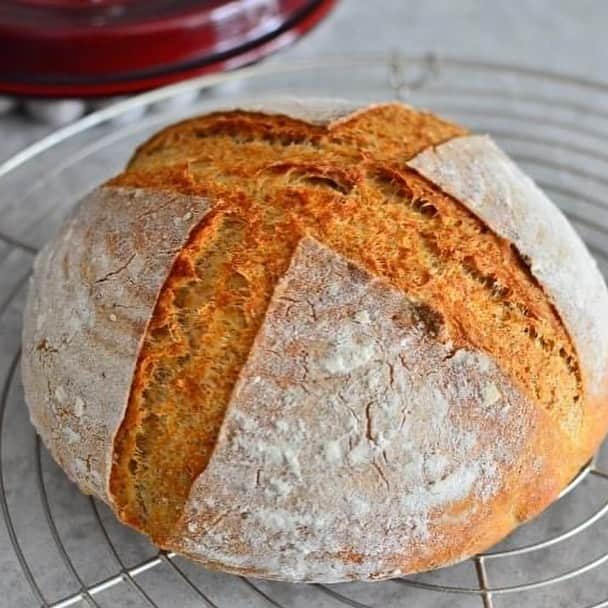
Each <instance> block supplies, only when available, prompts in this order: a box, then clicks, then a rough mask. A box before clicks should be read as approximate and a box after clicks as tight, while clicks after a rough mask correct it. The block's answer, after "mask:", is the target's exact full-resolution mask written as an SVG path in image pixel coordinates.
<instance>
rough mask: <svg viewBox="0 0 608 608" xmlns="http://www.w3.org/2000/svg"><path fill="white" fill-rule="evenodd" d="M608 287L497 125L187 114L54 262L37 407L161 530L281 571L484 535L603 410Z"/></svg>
mask: <svg viewBox="0 0 608 608" xmlns="http://www.w3.org/2000/svg"><path fill="white" fill-rule="evenodd" d="M607 310H608V293H607V291H606V287H605V284H604V281H603V279H602V277H601V275H600V273H599V271H598V269H597V267H596V265H595V262H594V261H593V259H592V258H591V256H590V255H589V253H588V252H587V250H586V248H585V247H584V245H583V244H582V242H581V241H580V239H579V238H578V236H577V235H576V233H575V232H574V230H573V229H572V227H571V226H570V225H569V224H568V222H567V221H566V219H565V218H564V217H563V215H562V214H561V213H560V212H559V211H558V210H557V208H556V207H555V206H554V205H553V204H552V203H551V202H550V201H549V200H548V199H547V198H546V197H545V196H544V194H543V193H542V192H541V191H540V190H538V188H537V187H536V186H535V185H534V183H533V182H532V181H531V180H530V179H529V178H527V177H526V176H525V175H523V174H522V173H521V171H520V170H519V169H518V168H517V167H516V166H515V165H514V164H513V163H512V162H511V161H510V160H509V159H508V158H507V157H506V156H505V155H504V154H503V153H502V152H501V151H500V150H499V149H498V148H497V147H496V146H495V145H494V144H493V143H492V141H491V140H490V139H489V138H487V137H485V136H477V135H469V134H468V133H467V131H466V130H465V129H463V128H461V127H460V126H458V125H454V124H450V123H449V122H446V121H444V120H441V119H440V118H437V117H435V116H433V115H432V114H429V113H424V112H419V111H416V110H414V109H412V108H410V107H407V106H404V105H401V104H395V103H389V104H381V105H375V106H370V107H367V108H361V109H357V108H355V107H353V106H352V105H350V104H346V103H343V102H327V101H318V100H311V101H308V102H304V103H302V102H300V103H285V102H275V103H270V104H265V105H261V106H259V107H248V108H233V109H228V110H221V111H217V112H214V113H211V114H208V115H205V116H201V117H198V118H194V119H192V120H187V121H185V122H182V123H180V124H177V125H174V126H171V127H169V128H167V129H165V130H164V131H162V132H160V133H159V134H157V135H156V136H154V137H153V138H152V139H150V140H149V141H148V142H146V143H145V144H144V145H142V146H141V147H140V148H139V149H138V150H137V152H136V153H135V155H134V156H133V158H132V159H131V161H130V163H129V165H128V167H127V169H126V170H125V171H124V172H123V173H122V174H120V175H119V176H117V177H116V178H114V179H113V180H111V181H110V182H109V183H107V184H105V185H103V186H101V187H100V188H98V189H97V190H95V191H94V192H92V193H91V194H90V195H89V196H87V197H86V198H85V199H84V201H82V203H81V204H80V205H79V206H78V207H77V208H76V209H75V211H74V213H73V214H72V215H71V217H70V218H68V220H67V221H66V222H65V224H64V226H63V228H62V229H61V231H60V233H59V234H58V235H57V237H56V238H55V239H54V240H53V241H51V242H50V243H49V244H48V245H47V246H46V247H45V248H44V250H43V251H42V252H41V253H40V255H39V256H38V258H37V260H36V263H35V270H34V276H33V280H32V283H31V288H30V293H29V298H28V303H27V307H26V311H25V325H24V333H23V345H24V349H23V365H22V367H23V380H24V387H25V395H26V400H27V403H28V406H29V408H30V412H31V418H32V421H33V423H34V425H35V426H36V428H37V430H38V432H39V433H40V435H41V437H42V439H43V440H44V443H45V444H46V446H47V447H48V448H49V450H50V452H51V453H52V455H53V456H54V458H55V459H56V460H57V462H58V463H59V464H60V465H61V466H62V467H63V468H64V469H65V471H66V472H67V474H68V475H69V476H70V478H71V479H72V480H74V481H75V482H76V483H77V484H78V486H79V487H80V488H81V489H82V490H83V491H84V492H87V493H91V494H94V495H95V496H97V497H98V498H100V499H102V500H104V501H105V502H106V503H107V504H108V505H109V506H110V507H111V508H112V509H113V510H114V511H115V513H116V514H117V516H118V517H119V518H120V519H121V520H122V521H123V522H125V523H127V524H129V525H131V526H133V527H135V528H136V529H138V530H140V531H141V532H144V533H145V534H147V535H148V536H149V537H150V538H151V539H152V541H153V542H154V543H156V544H157V545H158V546H160V547H164V548H166V549H171V550H174V551H177V552H179V553H182V554H184V555H187V556H190V557H191V558H193V559H195V560H198V561H200V562H202V563H203V564H205V565H207V566H208V567H212V568H218V569H222V570H225V571H229V572H235V573H243V574H247V575H253V576H260V577H267V578H274V579H280V580H285V581H309V582H311V581H325V582H337V581H346V580H353V579H356V580H375V579H382V578H390V577H395V576H400V575H403V574H408V573H413V572H419V571H423V570H428V569H431V568H436V567H439V566H444V565H447V564H450V563H453V562H456V561H458V560H461V559H464V558H466V557H468V556H470V555H473V554H475V553H476V552H479V551H482V550H485V549H487V548H488V547H489V546H491V545H492V544H494V543H496V542H497V541H499V540H500V539H502V538H503V537H504V536H505V535H507V534H508V533H509V532H510V531H511V530H513V528H514V527H516V526H517V525H518V524H520V523H521V522H524V521H526V520H528V519H530V518H531V517H534V516H535V515H537V514H538V513H539V512H541V511H542V510H543V509H544V508H545V507H547V505H549V504H550V503H551V501H553V500H554V499H555V498H556V497H557V495H558V494H559V492H560V490H561V489H562V488H563V487H564V486H565V485H566V484H567V483H568V482H569V481H570V480H571V479H572V477H573V476H574V475H575V474H576V472H577V471H578V469H579V468H580V467H581V466H583V465H584V464H585V462H586V461H587V460H588V459H589V458H590V457H591V455H592V454H593V453H594V451H595V450H596V449H597V447H598V445H599V443H600V441H601V440H602V438H603V437H604V434H605V432H606V429H607V427H608V403H607V395H608V315H606V311H607Z"/></svg>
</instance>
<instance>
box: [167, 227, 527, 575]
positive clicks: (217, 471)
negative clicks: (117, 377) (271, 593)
mask: <svg viewBox="0 0 608 608" xmlns="http://www.w3.org/2000/svg"><path fill="white" fill-rule="evenodd" d="M240 377H241V380H240V381H239V382H238V384H237V386H236V388H235V391H234V394H233V397H232V400H231V403H230V405H229V408H228V411H227V414H226V418H225V420H224V425H223V427H222V431H221V434H220V437H219V440H218V444H217V447H216V451H215V453H214V455H213V457H212V459H211V461H210V463H209V465H208V467H207V469H206V470H205V471H204V472H203V473H202V474H201V475H200V476H199V478H198V479H197V481H196V482H195V484H194V486H193V488H192V490H191V494H190V498H189V501H188V504H187V507H186V510H185V513H184V515H183V518H182V522H181V524H180V529H179V530H178V531H177V533H176V537H175V539H174V540H173V541H172V542H173V543H174V544H175V545H177V546H178V547H181V550H183V551H184V552H185V553H186V554H188V555H190V556H192V557H194V558H196V559H199V560H202V561H203V562H206V563H208V564H214V563H215V564H221V567H222V568H225V569H229V570H233V571H235V572H239V571H247V572H249V573H252V574H257V575H259V576H276V573H281V577H282V578H284V579H285V580H294V581H295V580H300V581H306V580H317V581H329V582H331V581H342V580H348V579H355V578H357V579H377V578H383V577H393V576H397V575H399V574H400V573H402V572H406V571H407V569H408V563H407V556H408V555H409V554H412V555H413V554H414V553H415V554H416V555H418V556H421V555H425V554H427V553H429V552H432V551H433V549H434V548H435V547H436V546H437V544H443V545H444V546H448V547H449V546H450V543H452V542H454V541H453V539H451V538H450V530H451V528H450V525H451V521H452V520H453V521H454V522H457V525H458V526H460V528H462V525H463V523H462V522H463V520H464V521H465V522H466V521H467V520H468V521H469V522H470V524H471V525H472V526H474V525H475V521H476V515H478V514H479V511H482V510H483V509H484V507H486V506H487V504H488V501H491V499H492V498H493V497H494V496H495V495H496V494H497V493H498V492H499V491H500V490H501V487H502V482H503V479H504V477H505V476H507V475H508V474H509V472H510V471H511V470H512V467H513V466H514V465H515V464H516V463H517V462H518V459H519V456H520V453H521V451H522V450H523V447H524V445H525V444H526V442H527V441H528V440H529V437H530V435H531V433H533V431H534V426H535V424H536V423H535V420H536V417H535V410H534V407H533V406H532V405H530V404H529V403H527V402H526V400H525V398H524V397H523V396H522V395H521V394H520V393H519V392H518V391H517V389H515V388H514V386H513V385H512V384H511V383H510V382H509V380H508V379H507V378H506V377H505V376H504V374H502V372H501V371H500V370H499V369H498V367H497V366H496V365H495V364H494V363H493V362H492V361H491V360H490V359H489V358H488V357H487V356H486V355H485V354H482V353H480V352H474V351H471V350H458V351H456V352H454V351H453V350H452V349H451V348H450V345H449V344H441V343H440V342H438V340H437V338H436V337H433V336H432V335H430V333H429V331H428V327H426V326H425V320H424V311H423V309H422V307H420V306H418V305H417V304H416V303H415V302H413V301H411V300H410V299H408V298H406V297H405V296H404V295H403V294H401V293H398V292H396V291H394V290H392V289H390V288H389V287H388V286H387V285H386V284H384V283H382V282H381V281H379V280H377V279H374V278H372V277H370V276H369V275H368V274H367V273H365V272H363V271H362V270H361V269H359V268H357V267H355V266H353V265H352V264H350V263H349V262H348V261H347V260H345V259H344V258H342V257H340V256H339V255H338V254H336V253H334V252H332V251H331V250H328V249H326V248H324V247H323V246H321V245H320V244H318V243H317V242H315V241H313V240H312V239H305V240H303V241H302V242H301V243H300V245H299V247H298V250H297V252H296V253H295V255H294V258H293V260H292V263H291V266H290V268H289V270H288V272H287V274H286V276H285V277H284V278H283V279H282V280H281V281H280V282H279V284H278V285H277V288H276V290H275V293H274V296H273V299H272V302H271V305H270V307H269V309H268V312H267V315H266V319H265V322H264V324H263V326H262V328H261V330H260V333H259V335H258V337H257V339H256V343H255V345H254V348H253V350H252V353H251V355H250V358H249V361H248V363H247V364H246V365H245V367H244V369H243V370H242V372H241V376H240ZM465 525H467V524H466V523H465ZM471 533H473V532H472V530H471ZM459 534H460V535H462V534H463V533H462V531H461V532H460V533H459ZM461 540H462V539H461ZM458 542H460V541H458ZM460 549H461V550H462V547H460Z"/></svg>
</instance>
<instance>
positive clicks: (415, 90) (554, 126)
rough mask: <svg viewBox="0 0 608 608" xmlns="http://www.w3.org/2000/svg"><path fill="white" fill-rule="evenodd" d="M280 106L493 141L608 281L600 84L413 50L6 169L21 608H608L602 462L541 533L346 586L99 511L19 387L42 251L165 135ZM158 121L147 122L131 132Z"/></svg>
mask: <svg viewBox="0 0 608 608" xmlns="http://www.w3.org/2000/svg"><path fill="white" fill-rule="evenodd" d="M193 92H197V93H198V94H199V99H198V100H197V101H196V102H195V103H194V104H193V105H190V106H186V107H179V106H178V105H177V104H174V103H171V102H173V101H174V100H176V99H179V97H180V96H181V95H182V94H188V95H189V97H190V98H191V97H192V93H193ZM273 92H276V93H277V94H285V93H286V92H287V93H289V94H291V95H298V96H301V95H305V94H309V95H316V96H318V95H319V93H320V92H321V93H322V94H323V95H324V96H341V97H351V98H359V99H362V100H365V99H383V98H384V99H388V98H399V99H404V100H408V101H410V100H411V101H412V103H415V104H416V105H422V106H426V107H430V108H431V109H433V110H435V111H438V112H440V113H442V114H444V115H447V116H449V117H453V118H454V119H456V120H459V121H461V122H463V123H465V124H468V125H470V126H471V127H472V128H473V129H475V130H478V131H487V132H489V133H491V134H492V135H493V136H494V137H495V138H496V139H497V140H498V141H499V142H500V143H501V145H503V147H505V148H506V149H507V150H508V151H509V152H510V153H511V154H512V155H513V156H514V157H515V159H516V160H517V161H518V162H519V163H520V164H522V165H523V166H524V168H525V169H526V170H527V171H528V172H529V173H531V174H532V175H533V177H535V179H536V180H537V182H538V183H539V184H540V185H541V187H543V188H544V189H545V190H546V191H547V192H548V193H549V195H550V196H552V197H553V199H554V200H555V201H556V203H557V204H558V205H559V206H561V207H562V208H563V209H564V211H565V212H566V214H567V215H568V216H569V217H570V219H571V221H572V222H573V224H574V225H575V227H576V228H577V229H578V230H579V232H580V233H581V235H582V236H583V238H584V239H585V240H586V242H587V244H588V246H589V248H590V250H591V251H592V252H593V253H594V255H595V256H596V259H597V260H598V263H599V265H600V268H601V269H602V271H603V272H604V274H605V275H608V178H607V177H605V175H606V174H607V171H606V169H608V151H605V149H604V142H605V141H606V138H607V137H608V85H605V84H602V83H596V82H593V81H590V80H587V79H585V78H580V77H574V76H565V75H560V74H555V73H548V72H544V71H540V70H533V69H527V68H521V67H516V66H507V65H493V64H489V63H483V62H479V61H466V60H460V59H454V58H443V57H441V58H439V57H436V56H433V55H429V56H425V57H406V56H404V55H401V54H399V53H392V54H390V55H388V56H361V57H354V58H349V59H343V58H335V59H332V58H330V59H326V60H324V61H323V62H322V63H318V62H307V63H299V64H294V65H289V66H283V65H280V64H273V63H267V64H264V65H262V66H258V67H253V68H246V69H244V70H240V71H238V72H232V73H228V74H218V75H212V76H207V77H201V78H198V79H195V80H192V81H187V82H184V83H180V84H178V85H174V86H171V87H167V88H165V89H159V90H156V91H153V92H150V93H147V94H144V95H141V96H139V97H136V98H132V99H129V100H126V101H124V102H121V103H119V104H116V105H114V106H110V107H107V108H105V109H104V110H101V111H99V112H96V113H94V114H91V115H89V116H87V117H85V118H84V119H82V120H80V121H78V122H76V123H74V124H72V125H70V126H68V127H66V128H64V129H62V130H60V131H57V132H55V133H53V134H52V135H50V136H48V137H47V138H45V139H43V140H41V141H39V142H37V143H36V144H34V145H32V146H30V147H29V148H27V149H25V150H24V151H22V152H20V153H19V154H17V155H15V156H14V157H12V158H11V159H9V160H8V161H6V162H4V163H3V164H0V187H2V191H3V193H4V196H3V197H2V200H1V201H0V383H1V384H0V386H1V389H0V510H1V512H2V516H3V521H4V526H5V528H6V535H7V537H8V540H9V541H10V546H2V545H0V568H4V569H2V570H0V571H2V572H4V571H5V570H6V571H9V570H10V569H8V566H6V565H4V566H3V564H9V563H11V564H12V566H13V567H12V570H10V572H12V573H13V575H14V574H15V570H16V569H15V563H17V564H18V565H19V567H20V570H21V572H22V575H23V577H24V578H25V581H26V582H27V587H26V586H25V585H22V584H21V579H19V580H16V578H15V584H14V585H13V587H14V588H15V589H16V591H15V597H14V598H8V599H9V602H10V605H11V606H14V605H25V604H24V602H29V604H28V605H36V606H42V607H44V608H67V607H68V606H77V605H89V606H106V605H112V606H116V605H124V606H140V605H141V606H163V605H176V606H182V605H183V606H205V607H210V608H225V607H226V606H230V607H232V606H275V607H277V608H283V607H287V606H290V607H293V608H299V607H301V606H319V607H324V606H327V607H328V608H329V607H331V606H337V605H346V606H351V607H357V608H369V607H371V606H375V607H378V608H379V607H380V606H387V607H392V606H395V607H397V606H400V607H405V606H408V607H409V606H463V607H469V606H480V605H483V606H484V607H485V608H500V606H506V605H512V604H510V603H509V604H507V603H505V601H507V600H509V601H511V602H512V601H514V600H515V598H516V599H517V601H518V602H519V603H520V604H522V605H523V606H545V605H552V606H560V605H561V606H568V607H569V608H572V607H575V606H576V608H607V607H608V589H607V588H606V585H605V583H603V582H602V581H603V579H604V578H608V577H606V572H605V571H603V570H602V568H601V567H602V566H603V565H607V564H608V549H606V547H608V544H606V543H607V542H608V520H607V519H606V517H605V516H606V514H608V454H603V453H602V452H600V454H599V455H598V456H597V457H596V458H595V459H593V460H592V461H591V462H590V463H588V465H587V466H585V467H584V468H583V469H582V470H581V472H580V473H579V475H578V476H577V477H576V478H575V479H574V480H573V481H572V482H571V483H570V485H569V486H568V487H567V488H566V489H565V490H564V491H563V492H562V496H561V498H560V500H559V501H558V502H557V503H556V504H555V505H554V506H553V507H551V508H550V509H549V510H548V511H547V512H546V513H545V514H544V515H543V516H542V517H541V518H539V520H537V521H535V522H533V523H531V524H528V525H527V526H524V527H523V528H522V529H520V530H518V531H517V532H516V533H514V534H513V535H512V536H511V537H510V538H509V539H507V541H505V542H504V543H502V544H501V545H500V546H499V547H498V548H495V549H493V550H491V551H489V552H487V553H484V554H481V555H478V556H476V557H474V558H473V559H472V560H469V562H465V563H464V564H462V565H459V566H456V567H454V568H448V569H444V570H441V571H438V572H436V573H431V574H427V575H420V576H416V577H405V578H401V579H396V580H394V581H388V582H384V583H375V584H368V585H363V584H358V583H352V584H342V585H331V586H330V585H286V584H281V583H269V582H265V581H256V580H250V579H248V578H245V577H234V576H229V575H223V574H218V573H210V572H207V571H205V570H204V569H202V568H200V567H197V566H195V565H193V564H191V563H189V562H187V561H185V560H182V559H181V558H180V557H178V556H176V555H175V554H173V553H167V552H164V551H157V550H156V549H154V548H152V547H151V546H149V545H148V544H147V543H146V542H145V541H144V540H143V539H142V538H141V537H139V536H138V535H135V534H134V533H133V532H132V531H130V530H127V529H126V528H123V527H122V526H120V525H119V524H117V523H116V521H115V520H114V519H113V518H112V517H111V515H110V514H109V512H108V511H107V509H106V508H105V506H104V505H102V504H100V503H98V502H97V501H96V500H94V499H93V498H90V497H88V498H84V497H81V495H80V494H79V493H78V491H77V490H76V488H75V487H74V486H72V485H71V484H69V483H68V482H67V481H66V479H65V477H64V476H63V474H62V473H61V471H59V469H58V467H56V465H54V463H53V462H52V461H51V459H50V458H49V456H48V454H47V453H46V451H45V449H44V447H42V446H41V443H40V441H39V439H38V438H37V437H36V436H35V433H34V430H33V428H32V427H31V426H30V425H29V422H28V421H27V415H26V413H25V406H24V404H23V397H22V394H21V387H20V381H19V373H18V367H19V358H20V341H19V333H20V311H21V308H22V305H23V298H24V292H25V287H26V282H27V279H28V277H29V273H30V269H31V265H32V261H33V257H34V255H35V253H36V251H37V250H38V249H39V248H40V246H41V245H42V244H43V243H44V241H45V239H46V238H48V236H49V234H51V233H52V231H53V229H54V228H55V227H56V226H57V224H58V223H59V221H60V220H61V217H62V216H63V214H64V213H65V212H66V211H67V210H68V209H69V208H70V207H71V206H72V205H73V204H75V202H76V201H77V200H78V199H79V198H80V197H81V196H82V195H83V194H84V193H85V192H86V191H87V190H89V189H91V188H92V187H93V186H95V185H96V184H97V183H99V182H101V181H102V180H103V179H104V178H106V177H108V176H110V175H111V174H112V173H114V172H116V171H117V170H118V168H119V167H120V166H121V164H122V163H123V162H124V160H125V159H126V157H127V156H128V154H129V152H130V151H131V150H132V148H133V147H134V145H135V144H136V143H138V142H140V141H142V140H143V139H145V137H146V136H147V135H149V134H150V133H152V132H153V131H155V130H156V129H158V128H159V127H161V126H162V125H164V124H166V123H169V122H172V121H174V120H176V119H178V118H180V117H182V116H185V115H187V114H192V113H195V112H197V111H203V110H204V109H205V108H206V107H210V106H213V105H219V104H221V103H222V102H223V101H224V100H226V101H228V103H229V102H230V100H229V99H228V98H229V97H231V96H235V95H238V96H239V97H243V96H249V97H251V96H256V95H259V94H260V93H263V94H264V96H266V97H268V96H269V95H271V94H272V93H273ZM141 108H145V109H146V111H147V113H146V115H145V117H144V118H142V119H140V120H138V121H137V122H135V123H132V124H125V122H124V120H123V118H124V117H125V116H128V115H129V112H132V111H133V110H134V109H137V110H141ZM575 488H576V492H575V491H574V489H575ZM571 520H574V521H573V522H572V521H571ZM590 534H592V537H591V538H589V535H590ZM0 539H2V526H1V524H0ZM579 545H580V547H579ZM9 553H10V555H9ZM13 554H14V556H13ZM3 559H4V562H3V561H2V560H3ZM10 572H9V573H10ZM151 574H153V575H154V576H150V575H151ZM590 576H591V577H592V579H591V581H589V578H588V577H590ZM168 577H169V578H168ZM167 581H170V582H167ZM51 589H53V591H51ZM2 601H3V599H2V598H0V604H1V603H2ZM20 602H21V603H20Z"/></svg>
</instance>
